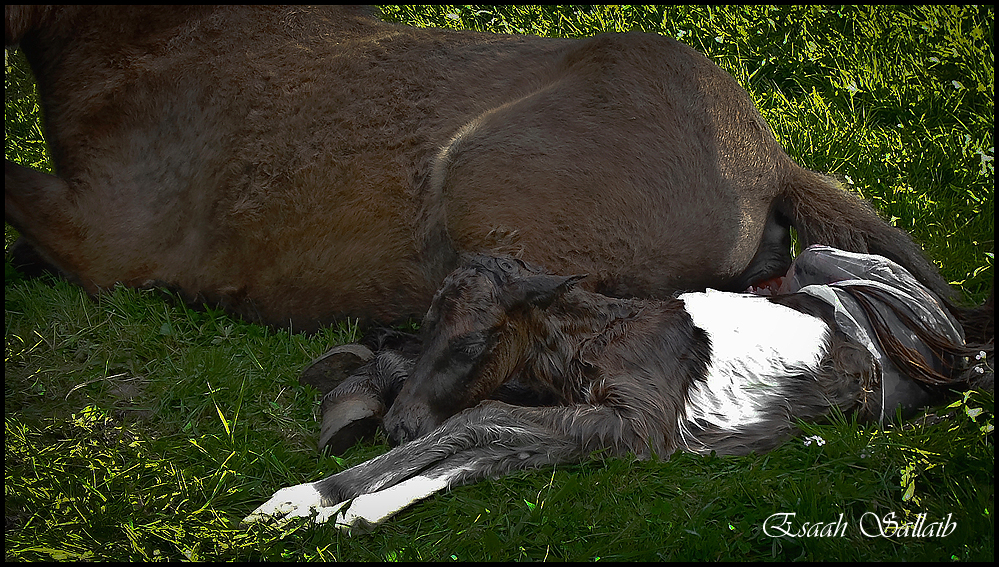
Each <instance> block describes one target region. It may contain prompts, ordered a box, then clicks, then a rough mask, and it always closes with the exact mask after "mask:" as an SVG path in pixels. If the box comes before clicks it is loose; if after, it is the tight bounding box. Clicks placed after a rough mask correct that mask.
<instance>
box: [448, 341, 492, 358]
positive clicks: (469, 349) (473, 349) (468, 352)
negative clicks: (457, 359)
mask: <svg viewBox="0 0 999 567" xmlns="http://www.w3.org/2000/svg"><path fill="white" fill-rule="evenodd" d="M451 348H452V350H453V352H454V353H455V354H456V355H458V356H461V357H463V358H469V359H474V358H478V357H479V356H481V355H482V353H483V352H484V351H485V350H486V341H485V339H484V338H483V337H481V336H472V337H463V338H462V339H460V340H458V341H456V342H455V343H454V344H453V345H452V347H451Z"/></svg>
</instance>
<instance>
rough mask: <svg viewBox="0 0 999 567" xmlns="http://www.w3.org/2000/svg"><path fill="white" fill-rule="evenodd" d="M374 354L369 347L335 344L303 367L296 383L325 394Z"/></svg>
mask: <svg viewBox="0 0 999 567" xmlns="http://www.w3.org/2000/svg"><path fill="white" fill-rule="evenodd" d="M374 356H375V354H374V353H373V352H371V349H369V348H368V347H366V346H363V345H359V344H348V345H340V346H335V347H333V348H331V349H330V350H328V351H327V352H326V353H325V354H323V355H322V356H320V357H319V358H317V359H315V360H313V361H312V362H311V363H310V364H309V365H308V366H307V367H305V370H303V371H302V375H301V376H299V378H298V383H299V384H307V385H309V386H312V387H313V388H315V389H317V390H319V393H320V395H325V394H326V393H327V392H329V391H330V390H332V389H333V388H335V387H336V386H337V385H338V384H339V383H340V382H343V381H344V380H346V379H347V377H348V376H350V375H351V374H353V373H354V371H355V370H357V369H358V368H360V367H361V366H363V365H364V363H366V362H368V361H369V360H371V359H372V358H374Z"/></svg>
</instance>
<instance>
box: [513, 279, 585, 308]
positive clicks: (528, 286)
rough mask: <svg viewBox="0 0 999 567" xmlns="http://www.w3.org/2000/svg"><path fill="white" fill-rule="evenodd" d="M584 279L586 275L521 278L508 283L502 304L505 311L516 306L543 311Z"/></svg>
mask: <svg viewBox="0 0 999 567" xmlns="http://www.w3.org/2000/svg"><path fill="white" fill-rule="evenodd" d="M585 277H586V274H578V275H574V276H552V275H548V274H545V275H539V276H528V277H526V278H521V279H518V280H515V281H513V282H510V283H509V284H508V285H507V286H506V287H505V288H504V290H503V291H504V298H503V304H504V305H505V306H506V308H507V309H511V308H513V307H516V306H518V305H533V306H535V307H540V308H541V309H545V308H547V307H548V306H549V305H551V304H552V302H553V301H555V300H556V299H558V298H559V296H561V295H562V294H563V293H565V292H567V291H569V290H570V289H572V287H573V286H574V285H576V283H578V282H579V280H581V279H583V278H585Z"/></svg>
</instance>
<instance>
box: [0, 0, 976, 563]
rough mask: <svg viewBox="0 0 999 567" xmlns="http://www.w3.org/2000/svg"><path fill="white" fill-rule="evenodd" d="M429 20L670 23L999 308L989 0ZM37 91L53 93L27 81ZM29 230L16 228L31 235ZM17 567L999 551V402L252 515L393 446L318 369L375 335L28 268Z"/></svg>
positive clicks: (8, 351) (10, 461)
mask: <svg viewBox="0 0 999 567" xmlns="http://www.w3.org/2000/svg"><path fill="white" fill-rule="evenodd" d="M381 12H382V13H383V14H384V15H385V17H387V18H390V19H394V20H396V21H403V22H408V23H412V24H416V25H437V26H447V27H452V28H470V29H478V30H481V31H493V32H504V33H536V34H540V35H550V36H565V37H585V36H589V35H592V34H594V33H598V32H602V31H629V30H632V29H637V30H643V31H650V32H657V33H663V34H665V35H670V36H672V37H676V38H678V39H680V40H681V41H684V42H686V43H688V44H690V45H691V46H693V47H695V48H696V49H698V50H700V51H701V52H703V53H705V54H707V55H708V56H709V57H711V58H712V59H713V60H714V61H716V62H717V63H718V64H719V65H721V66H722V67H723V68H725V69H726V70H728V71H729V72H730V73H732V74H733V76H735V77H736V79H738V80H739V81H740V83H741V84H743V85H744V86H745V87H746V88H747V90H749V92H750V94H751V96H752V97H753V99H754V100H755V101H756V103H757V105H758V106H759V107H760V110H761V112H762V113H763V115H764V117H765V118H766V119H767V121H768V122H769V123H770V125H771V127H772V128H773V130H774V131H775V133H776V135H777V137H778V139H779V140H780V141H781V143H782V144H783V145H784V146H785V148H786V149H787V150H788V152H789V153H790V154H791V155H792V156H793V157H794V158H795V159H796V160H797V161H799V162H800V163H802V164H803V165H805V166H807V167H810V168H813V169H816V170H819V171H825V172H831V173H834V174H836V175H838V176H839V177H840V178H842V179H843V180H844V181H845V182H847V183H848V184H850V185H851V186H852V187H853V188H854V190H856V191H858V192H859V193H861V194H862V195H863V196H864V197H865V198H867V199H869V200H870V201H871V202H872V203H873V204H874V206H875V207H876V208H877V209H878V210H879V211H880V212H881V214H882V215H883V216H884V217H885V218H886V219H890V220H891V222H893V223H894V224H895V225H896V226H899V227H900V228H903V229H905V230H908V231H910V232H912V233H913V234H914V236H915V237H916V238H917V240H919V241H920V242H921V243H922V244H923V246H924V248H925V249H926V251H927V252H928V255H929V256H930V257H932V258H933V259H934V260H935V261H936V262H937V263H938V264H939V265H940V266H941V268H942V270H943V273H944V274H945V276H946V277H947V278H948V279H950V280H951V281H953V282H956V283H957V285H959V286H961V288H962V289H964V290H965V291H966V293H967V295H969V296H970V297H972V298H974V299H976V300H981V299H982V298H983V297H984V295H985V294H987V293H988V290H989V289H990V287H991V285H992V278H993V275H992V274H993V271H992V259H993V256H992V253H993V250H994V247H993V246H994V245H993V234H994V208H993V201H994V198H993V195H994V168H993V164H992V156H993V155H994V149H993V141H992V137H993V131H994V130H993V128H994V114H993V112H994V111H993V108H994V107H993V93H994V86H993V85H994V79H993V69H994V58H993V37H994V36H993V33H994V32H993V26H994V15H993V9H992V8H991V7H979V8H973V7H934V6H926V7H912V8H898V9H892V8H882V7H843V8H839V9H827V8H821V7H815V6H807V7H788V8H785V7H762V6H746V7H722V8H717V7H705V6H698V7H693V8H683V7H661V8H657V7H645V6H602V7H588V8H578V9H577V8H556V7H551V6H545V7H521V6H513V7H474V8H472V7H460V8H458V7H451V6H433V7H412V6H404V7H382V8H381ZM10 69H11V66H10V65H8V74H7V77H6V81H5V83H6V86H7V89H6V90H7V93H8V96H7V119H6V121H5V124H6V129H5V133H6V153H7V158H8V159H13V160H16V161H19V162H21V163H24V164H27V165H31V166H32V167H40V168H43V169H44V168H48V167H49V166H48V163H47V161H46V158H45V155H44V145H43V144H42V143H41V142H40V140H39V139H38V136H39V133H40V130H39V129H38V126H37V115H36V114H37V103H36V102H35V100H34V99H33V98H31V96H30V95H31V93H33V88H27V87H25V86H24V83H23V78H22V77H21V75H18V74H17V73H11V72H10ZM24 92H27V93H28V95H29V96H20V95H19V93H24ZM6 237H7V238H6V240H7V243H8V244H9V242H10V239H11V238H12V237H13V234H12V233H11V232H10V230H9V229H8V230H7V233H6ZM5 268H6V269H5V286H4V307H5V321H4V323H5V325H4V326H5V353H4V371H5V379H4V394H5V395H4V398H5V400H4V410H5V411H4V433H5V444H4V445H5V447H4V461H5V463H4V479H5V482H4V484H5V506H4V508H5V557H6V559H8V560H52V559H55V560H73V559H85V560H114V561H129V560H134V561H149V560H188V559H195V560H324V561H326V560H379V561H381V560H384V561H395V560H442V561H451V560H504V561H505V560H566V559H575V560H596V559H599V560H614V559H644V560H658V559H699V560H717V559H723V560H724V559H736V560H747V559H771V558H772V559H779V560H795V559H805V560H815V559H819V560H823V559H826V560H831V559H836V560H868V561H870V560H922V559H930V560H934V559H935V560H990V559H992V558H993V557H994V533H995V531H994V518H993V512H994V488H993V486H994V445H993V443H992V440H993V436H992V432H991V429H990V428H991V424H992V422H993V419H994V418H993V415H994V398H993V397H992V396H991V395H975V396H973V397H971V398H970V399H968V400H967V401H966V402H961V403H959V404H958V405H957V406H955V407H954V408H951V409H950V410H947V411H949V412H951V413H952V415H950V416H948V417H946V418H945V419H943V420H941V421H940V422H938V423H933V424H930V425H926V426H914V427H905V428H894V429H889V430H882V429H879V428H877V427H874V426H863V425H857V424H854V423H851V422H850V421H849V420H845V419H840V420H838V421H835V422H834V423H832V424H827V425H804V426H803V427H804V429H805V435H807V436H819V437H821V438H822V439H823V440H824V441H825V443H824V444H821V445H819V444H818V443H816V442H813V443H810V444H808V445H806V444H805V442H804V441H805V439H804V438H799V439H795V440H792V441H790V442H788V443H786V444H785V445H783V446H781V447H779V448H778V449H777V450H775V451H773V452H771V453H769V454H767V455H760V456H749V457H744V458H722V457H698V456H693V455H675V456H674V457H673V458H672V459H670V460H669V461H668V462H633V461H631V460H628V459H610V460H606V461H602V460H599V459H598V460H594V461H593V462H590V463H586V464H583V465H573V466H560V467H557V468H555V469H554V470H552V469H548V470H542V471H535V472H522V473H517V474H514V475H512V476H510V477H508V478H505V479H502V480H499V481H489V482H483V483H479V484H477V485H474V486H468V487H462V488H459V489H456V490H454V491H451V492H449V493H446V494H442V495H438V496H435V497H433V498H430V499H428V500H426V501H423V502H421V503H419V504H417V505H416V506H414V507H412V508H410V509H407V510H406V511H404V512H402V513H401V514H399V515H398V516H397V517H395V518H393V519H392V520H390V521H389V522H388V523H387V524H385V525H384V526H382V527H381V528H380V529H378V530H376V531H375V532H374V533H372V534H369V535H363V536H356V537H347V536H345V535H342V534H340V533H339V532H337V531H336V530H334V529H333V528H329V527H319V528H314V527H310V526H308V525H304V524H301V523H299V524H293V525H290V526H288V527H287V528H285V529H281V530H278V529H274V528H268V527H261V526H254V527H252V528H250V529H245V528H243V527H241V526H240V525H239V523H238V522H239V521H240V520H241V519H242V517H243V516H244V515H246V514H247V513H248V512H250V511H251V510H252V509H253V508H254V507H256V506H257V505H258V504H260V503H262V502H263V501H264V500H266V499H267V498H268V497H269V496H270V494H271V493H273V491H275V490H276V489H278V488H280V487H282V486H286V485H289V484H293V483H299V482H304V481H308V480H314V479H317V478H319V477H321V476H324V475H326V474H329V473H332V472H336V471H338V470H342V468H344V467H346V466H350V465H353V464H356V463H359V462H361V461H363V460H365V459H367V458H370V457H371V456H373V455H376V454H379V453H381V452H383V451H385V450H386V449H387V446H386V445H385V444H384V440H383V439H378V440H377V441H376V443H374V444H372V443H368V444H361V445H358V446H357V447H354V448H353V449H351V450H350V451H348V453H347V454H346V455H345V456H344V457H343V458H342V459H334V458H321V457H319V456H318V455H317V454H316V452H315V443H316V437H317V435H318V429H319V427H318V424H317V423H316V421H315V418H316V415H315V414H316V407H315V402H316V400H315V397H314V393H313V392H311V391H308V390H306V389H305V388H302V387H300V386H299V385H298V383H297V373H298V372H299V371H300V369H301V368H302V367H303V365H305V364H306V363H307V362H308V361H309V360H311V359H312V358H313V357H315V356H317V355H319V354H321V353H322V352H323V351H325V350H326V349H327V348H329V346H331V345H334V344H339V343H342V342H350V341H353V340H355V339H356V338H357V334H356V333H357V330H356V328H355V327H354V326H352V325H350V324H349V323H348V322H345V323H344V324H342V325H340V326H339V327H336V328H329V329H325V330H323V331H321V332H319V333H317V334H316V335H313V336H309V335H303V334H296V333H289V332H287V331H275V330H271V329H266V328H263V327H260V326H257V325H251V324H247V323H244V322H241V321H238V320H234V319H232V318H231V317H229V316H227V315H225V314H223V313H221V312H218V311H215V310H192V309H188V308H186V307H183V306H182V305H180V303H179V302H178V301H176V299H175V298H170V297H164V296H163V295H162V294H160V293H158V292H151V291H136V290H130V289H124V288H118V289H115V290H113V291H111V292H109V293H107V294H105V295H103V296H101V297H100V298H99V300H97V301H94V300H91V299H90V298H88V297H86V295H85V294H84V293H83V292H82V291H81V290H80V289H79V288H77V287H75V286H72V285H70V284H67V283H65V282H56V281H53V280H45V279H43V280H34V281H26V280H24V279H22V278H21V276H20V275H19V274H17V273H16V272H14V271H13V270H12V269H11V268H10V266H9V263H8V264H7V265H6V266H5ZM775 512H795V513H797V514H798V518H799V519H800V520H801V521H802V522H804V521H812V522H829V521H834V520H835V519H836V518H837V516H838V515H839V514H841V513H842V514H844V516H845V518H846V521H847V522H848V523H849V524H850V533H849V537H846V538H789V537H782V538H771V537H768V536H766V535H765V534H764V533H763V532H762V525H763V523H764V521H765V520H766V518H767V517H768V516H769V515H770V514H773V513H775ZM892 512H893V513H895V514H896V516H897V517H899V518H902V517H905V518H910V519H911V518H913V517H914V516H915V515H916V514H919V513H921V512H925V513H926V514H927V515H928V516H929V517H930V518H931V519H932V520H939V519H940V518H942V517H944V516H946V515H947V514H952V517H953V519H954V521H956V522H957V525H958V529H957V530H956V531H955V533H954V534H952V535H950V536H948V537H946V538H943V539H939V538H910V539H905V540H898V539H894V540H893V539H891V538H867V537H864V536H863V535H861V534H859V532H858V530H857V529H856V528H857V523H858V521H859V520H860V518H861V517H863V515H864V514H865V513H876V514H879V515H882V516H883V515H884V514H886V513H892Z"/></svg>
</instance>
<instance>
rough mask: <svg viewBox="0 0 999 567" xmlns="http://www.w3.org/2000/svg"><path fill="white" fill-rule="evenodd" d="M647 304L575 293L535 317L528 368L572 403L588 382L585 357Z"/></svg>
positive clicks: (594, 294)
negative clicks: (605, 337) (616, 327)
mask: <svg viewBox="0 0 999 567" xmlns="http://www.w3.org/2000/svg"><path fill="white" fill-rule="evenodd" d="M644 305H645V302H643V301H640V300H633V299H615V298H610V297H606V296H604V295H600V294H597V293H592V292H588V291H585V290H581V289H573V290H570V291H568V292H566V293H565V295H563V296H562V297H561V298H559V299H558V300H557V301H555V302H554V303H553V304H552V305H551V306H550V307H548V308H547V309H536V310H534V312H533V313H532V317H533V319H534V320H533V321H531V322H530V323H529V328H531V329H532V332H531V336H530V339H529V340H530V342H531V346H530V348H528V349H527V351H528V355H529V356H530V357H531V358H530V360H528V361H527V366H528V367H529V368H530V370H531V371H532V372H531V373H532V374H533V376H534V378H535V379H537V380H539V381H540V382H542V383H543V384H547V385H550V386H551V387H553V388H555V389H556V390H560V391H562V392H563V395H564V396H565V397H566V398H568V399H572V398H575V397H576V395H578V392H579V390H580V388H581V387H583V386H584V385H585V383H586V382H588V379H589V377H588V371H589V370H590V365H589V364H588V363H587V362H586V361H584V360H583V357H582V356H581V354H582V353H583V352H584V351H586V350H588V348H589V347H591V346H592V343H593V342H594V341H595V340H599V339H600V337H601V336H602V335H604V334H605V333H606V332H607V331H608V330H610V329H611V328H612V327H614V326H617V325H619V324H620V323H621V322H622V321H626V320H628V319H632V318H634V317H635V316H636V315H637V314H638V312H639V311H640V310H641V309H642V307H643V306H644Z"/></svg>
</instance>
